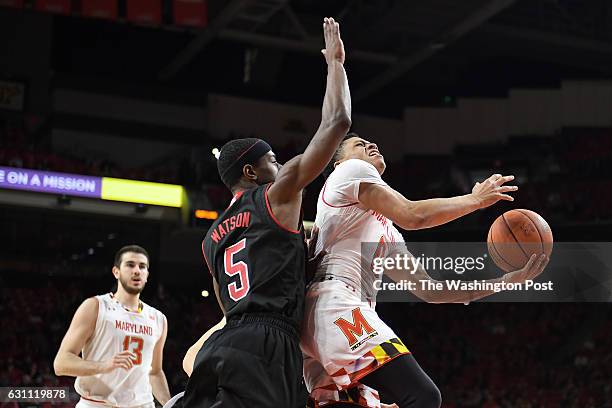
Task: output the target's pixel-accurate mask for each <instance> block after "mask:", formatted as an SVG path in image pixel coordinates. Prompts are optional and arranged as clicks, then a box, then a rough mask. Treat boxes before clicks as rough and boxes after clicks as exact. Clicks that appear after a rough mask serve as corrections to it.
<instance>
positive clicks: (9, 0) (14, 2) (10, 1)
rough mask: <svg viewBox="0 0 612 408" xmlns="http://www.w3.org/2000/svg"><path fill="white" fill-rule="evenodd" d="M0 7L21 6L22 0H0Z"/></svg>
mask: <svg viewBox="0 0 612 408" xmlns="http://www.w3.org/2000/svg"><path fill="white" fill-rule="evenodd" d="M0 7H13V8H23V0H0Z"/></svg>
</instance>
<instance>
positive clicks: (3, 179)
mask: <svg viewBox="0 0 612 408" xmlns="http://www.w3.org/2000/svg"><path fill="white" fill-rule="evenodd" d="M0 188H5V189H11V190H24V191H34V192H37V193H49V194H66V195H70V196H78V197H90V198H101V199H103V200H113V201H123V202H128V203H139V204H152V205H160V206H165V207H181V206H182V205H183V197H184V194H185V190H184V188H183V186H179V185H176V184H163V183H151V182H147V181H136V180H126V179H117V178H110V177H91V176H82V175H79V174H69V173H57V172H52V171H42V170H31V169H20V168H15V167H2V166H0Z"/></svg>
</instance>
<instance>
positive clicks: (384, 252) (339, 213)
mask: <svg viewBox="0 0 612 408" xmlns="http://www.w3.org/2000/svg"><path fill="white" fill-rule="evenodd" d="M361 183H371V184H378V185H382V186H386V185H387V183H385V182H384V181H383V180H382V178H381V177H380V174H378V170H376V168H375V167H374V166H373V165H372V164H370V163H368V162H366V161H363V160H358V159H351V160H347V161H345V162H342V163H340V164H339V165H338V166H337V167H336V169H335V170H334V171H333V172H332V173H331V175H330V176H329V178H328V179H327V181H326V183H325V185H324V186H323V188H322V189H321V193H319V200H318V202H317V217H316V220H315V224H316V226H317V227H318V228H319V237H318V239H317V244H316V247H315V255H319V254H320V253H321V252H324V255H323V257H322V259H321V261H320V263H319V265H318V267H317V271H316V274H315V279H316V278H322V277H323V276H333V277H334V278H337V279H340V280H342V281H344V282H346V283H349V284H351V285H353V286H354V287H356V288H367V290H368V292H367V293H363V295H364V297H367V298H370V299H372V300H373V299H375V297H376V293H375V290H374V285H373V282H374V279H375V275H374V273H373V272H372V261H373V259H374V257H375V256H378V257H384V256H389V255H391V254H389V253H388V252H389V248H391V250H393V249H394V248H396V245H387V244H388V243H393V244H395V243H400V242H404V238H403V237H402V235H401V234H400V233H399V231H398V230H397V229H396V228H395V227H394V226H393V222H391V220H389V219H388V218H387V217H385V216H383V215H382V214H379V213H377V212H375V211H373V210H368V209H366V208H365V207H363V206H362V205H361V204H359V185H360V184H361ZM362 243H369V244H365V245H364V247H363V249H364V250H365V251H362ZM364 252H367V253H364ZM375 254H376V255H375Z"/></svg>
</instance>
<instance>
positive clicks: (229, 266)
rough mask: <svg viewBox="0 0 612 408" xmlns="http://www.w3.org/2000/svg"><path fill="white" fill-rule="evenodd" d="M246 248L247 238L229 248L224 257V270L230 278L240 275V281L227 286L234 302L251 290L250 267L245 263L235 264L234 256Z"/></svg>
mask: <svg viewBox="0 0 612 408" xmlns="http://www.w3.org/2000/svg"><path fill="white" fill-rule="evenodd" d="M244 248H246V238H243V239H241V240H240V241H238V242H237V243H235V244H234V245H232V246H230V247H227V248H226V249H225V253H224V255H223V267H224V268H223V269H224V271H225V274H226V275H228V276H235V275H238V280H237V281H235V282H232V283H230V284H229V285H227V290H228V292H229V296H230V298H232V300H233V301H234V302H237V301H239V300H240V299H242V298H244V297H245V296H246V295H247V294H248V293H249V289H250V283H249V266H248V265H247V264H246V263H245V262H243V261H238V262H234V255H235V254H237V253H238V252H240V251H242V250H243V249H244Z"/></svg>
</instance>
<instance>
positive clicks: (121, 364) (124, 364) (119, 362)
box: [113, 360, 129, 370]
mask: <svg viewBox="0 0 612 408" xmlns="http://www.w3.org/2000/svg"><path fill="white" fill-rule="evenodd" d="M113 367H117V368H123V369H125V370H129V366H128V363H127V361H124V360H114V361H113Z"/></svg>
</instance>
